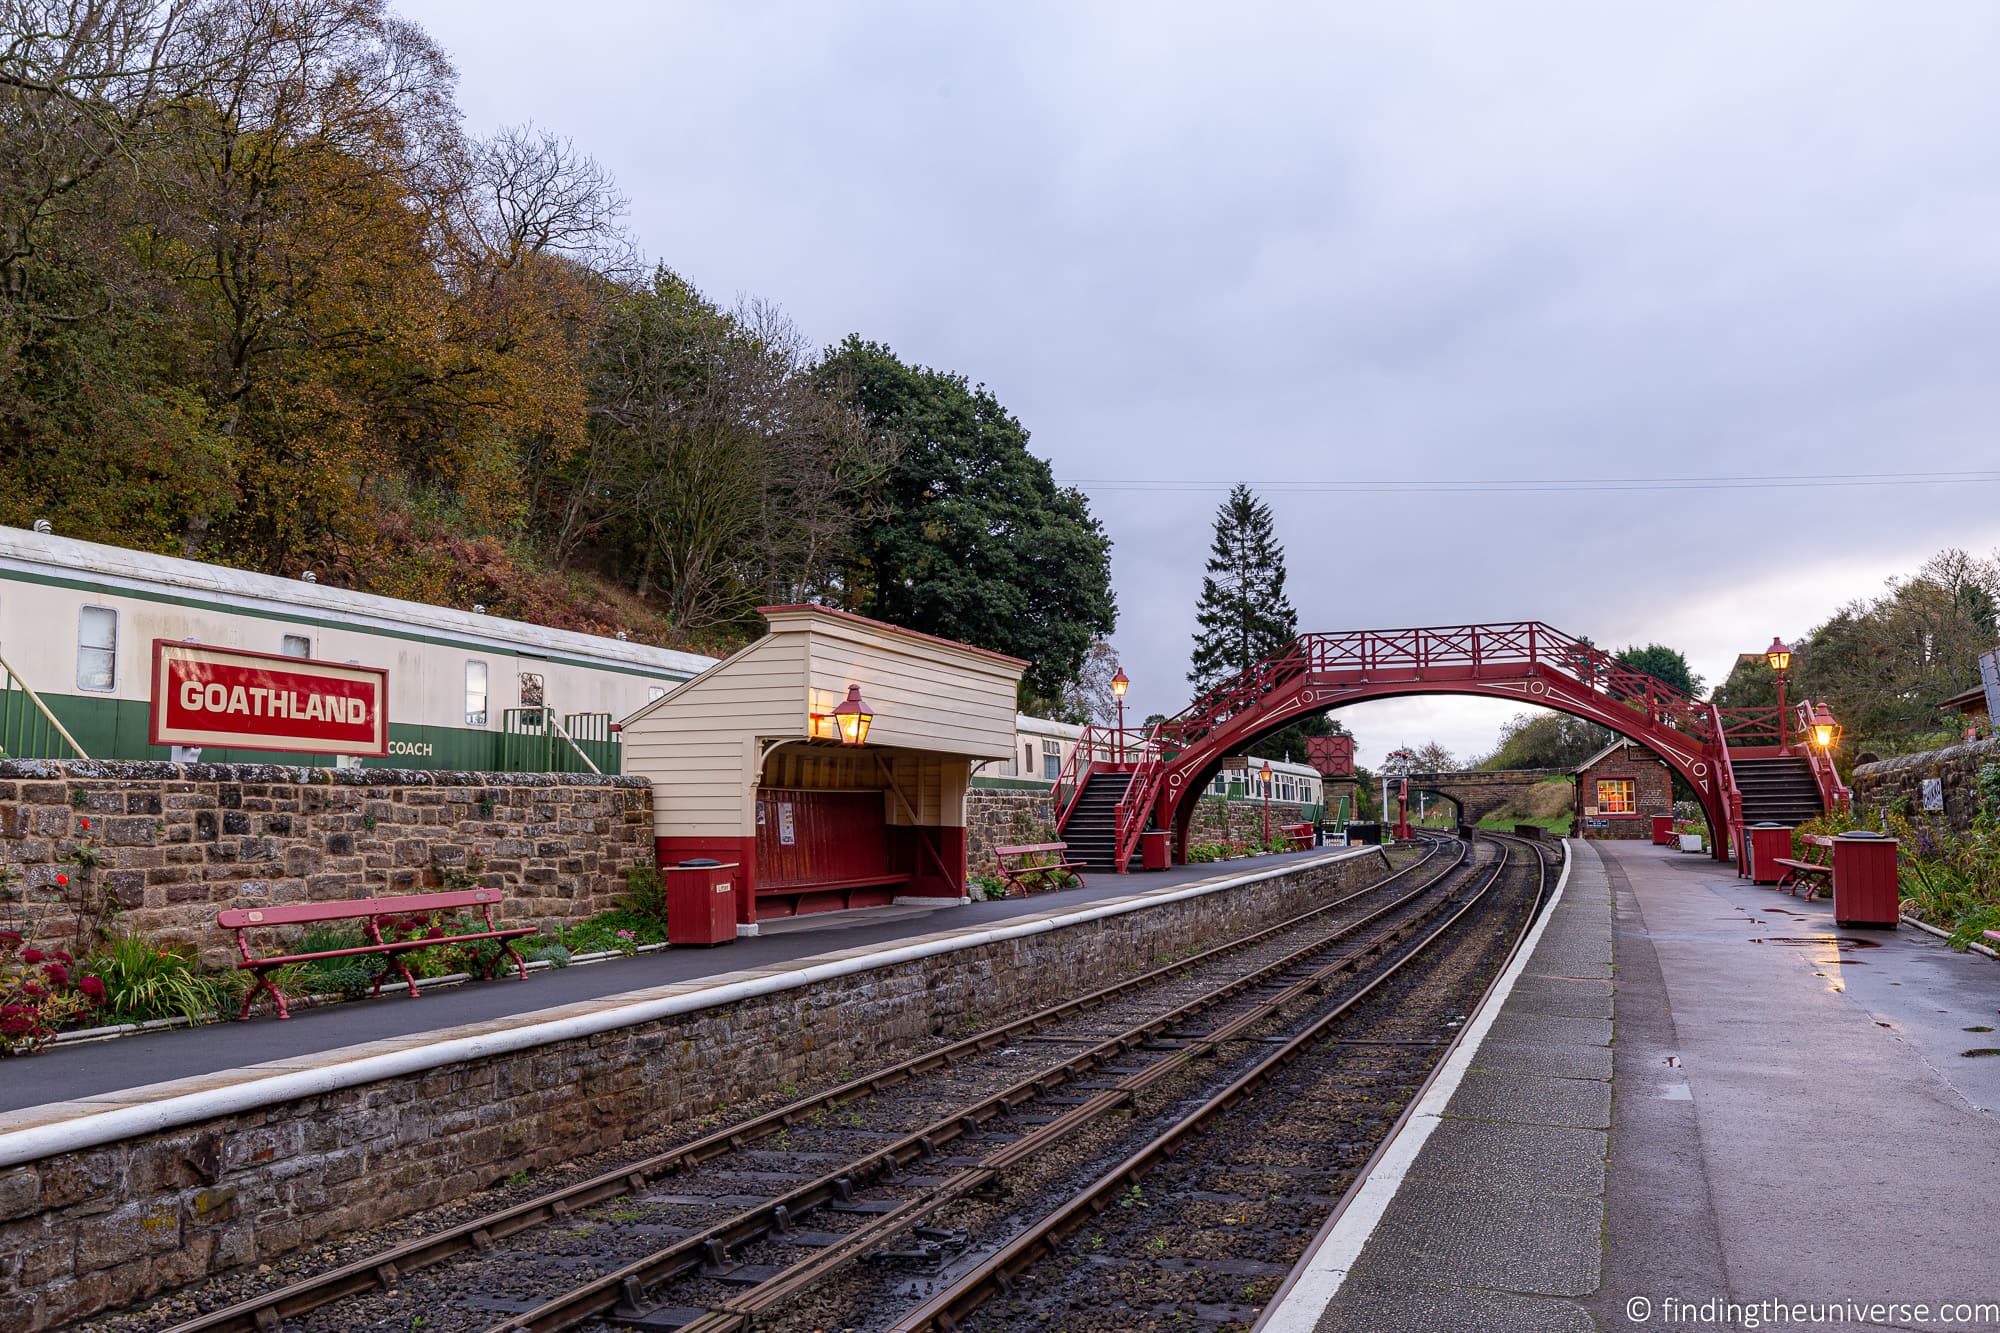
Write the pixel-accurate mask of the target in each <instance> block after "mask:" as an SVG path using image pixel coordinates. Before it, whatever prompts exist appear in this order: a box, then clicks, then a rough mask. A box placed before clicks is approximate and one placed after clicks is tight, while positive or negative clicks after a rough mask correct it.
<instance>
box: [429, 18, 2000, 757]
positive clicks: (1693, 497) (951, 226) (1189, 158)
mask: <svg viewBox="0 0 2000 1333" xmlns="http://www.w3.org/2000/svg"><path fill="white" fill-rule="evenodd" d="M401 8H402V10H403V12H405V13H407V14H408V15H410V16H411V17H413V18H416V19H417V20H419V21H420V22H422V23H423V24H424V25H425V26H426V27H427V28H429V30H430V31H431V32H432V33H433V34H434V35H435V36H436V37H437V39H438V40H439V41H440V42H441V43H442V44H443V45H444V46H445V47H446V49H447V50H448V51H450V53H451V54H452V56H453V58H454V60H455V61H456V64H457V66H458V70H459V74H460V79H461V85H462V87H461V102H462V104H463V105H464V107H465V110H466V114H467V121H468V127H469V128H470V129H472V130H473V131H475V132H487V131H490V130H492V129H495V128H498V127H500V126H502V125H508V124H514V123H519V122H523V121H529V120H532V121H534V122H536V123H537V124H539V125H542V126H545V127H548V128H551V129H554V130H557V131H559V132H561V133H564V134H568V135H571V136H573V137H574V138H575V139H576V140H577V142H578V144H579V145H580V146H582V147H584V148H585V149H586V150H588V151H589V152H591V153H592V154H594V155H595V156H596V157H597V158H598V159H599V160H600V161H602V162H603V163H604V164H605V165H606V166H607V167H609V168H610V169H611V170H612V171H613V172H614V173H615V174H616V176H617V178H618V180H619V182H620V183H621V185H622V187H623V188H624V190H625V192H626V193H627V194H629V195H630V196H631V199H632V211H631V217H630V223H631V227H632V230H633V231H634V233H635V235H636V236H637V238H638V239H639V242H640V244H641V245H642V246H643V247H644V249H645V251H646V252H647V253H648V254H649V255H651V256H653V257H656V258H659V259H661V260H664V261H665V262H667V263H668V264H670V265H672V266H673V267H674V268H676V269H678V270H679V271H680V272H681V273H683V274H685V275H686V276H688V277H689V278H690V279H692V280H693V281H694V282H696V283H697V284H698V285H700V286H701V287H703V288H704V289H705V290H707V291H708V292H709V294H710V295H712V296H714V297H717V298H719V299H721V300H723V301H725V302H727V301H730V300H732V299H734V298H735V297H736V296H737V295H739V294H740V295H744V296H758V297H763V298H768V299H770V300H773V301H776V302H777V303H779V304H780V305H782V306H783V307H784V308H785V309H786V310H787V311H788V312H789V313H790V314H791V315H792V316H793V318H794V319H796V320H797V321H798V322H799V323H800V324H801V326H802V327H803V328H804V329H805V330H806V331H807V333H808V334H809V335H810V336H811V337H812V338H813V339H814V340H816V341H819V342H823V343H824V342H833V341H835V340H837V339H839V338H840V337H842V336H844V335H845V334H847V333H848V332H850V331H857V332H860V333H861V334H863V335H865V336H867V337H869V338H874V339H878V340H881V341H884V342H886V343H888V344H889V345H891V346H892V347H893V348H894V349H895V350H896V351H897V352H898V353H899V354H900V355H902V356H903V357H904V358H905V359H907V360H912V361H916V362H921V363H924V364H928V365H934V366H938V367H941V368H947V369H951V370H955V371H959V372H962V373H964V374H966V375H968V376H970V377H971V378H973V379H974V380H979V381H984V382H985V383H986V384H987V385H989V386H990V387H991V388H992V389H993V391H994V392H995V393H996V394H997V395H998V396H999V398H1000V400H1001V401H1002V402H1003V403H1005V404H1006V405H1007V406H1008V407H1009V408H1011V409H1012V410H1013V411H1014V412H1015V413H1016V414H1017V415H1018V416H1019V417H1020V418H1021V420H1022V421H1023V422H1024V423H1025V424H1026V426H1027V427H1028V429H1029V430H1030V431H1031V432H1032V433H1033V448H1034V449H1035V450H1036V451H1037V452H1038V453H1041V454H1042V455H1044V456H1045V457H1047V458H1049V459H1050V460H1051V461H1052V463H1053V464H1054V467H1055V471H1056V475H1057V476H1058V478H1060V479H1064V480H1076V481H1085V482H1090V481H1095V480H1097V479H1106V478H1145V477H1158V478H1166V479H1172V480H1176V481H1183V482H1197V483H1200V482H1207V483H1213V489H1210V490H1195V491H1121V490H1112V489H1108V488H1105V487H1102V486H1090V485H1087V486H1086V489H1087V490H1089V491H1091V493H1092V497H1093V507H1094V508H1095V510H1096V512H1097V514H1098V515H1099V516H1100V517H1101V518H1102V520H1103V521H1104V523H1105V526H1106V527H1107V529H1108V530H1109V532H1110V534H1111V536H1112V538H1113V539H1114V541H1115V542H1116V550H1115V564H1114V577H1115V583H1116V588H1117V593H1118V600H1119V607H1120V617H1119V627H1118V631H1117V633H1116V635H1115V642H1116V644H1117V646H1118V648H1119V651H1120V653H1121V655H1122V657H1123V660H1124V664H1125V666H1126V670H1127V671H1128V673H1129V674H1130V675H1131V677H1132V679H1133V693H1132V700H1133V702H1135V703H1136V704H1137V707H1138V710H1139V712H1140V713H1141V714H1143V713H1145V712H1148V711H1153V710H1159V711H1166V712H1172V711H1176V710H1177V709H1178V708H1180V707H1181V706H1182V705H1183V704H1184V703H1185V702H1186V699H1187V695H1188V690H1187V686H1186V681H1185V676H1186V671H1187V660H1188V645H1189V636H1190V633H1191V630H1192V626H1193V620H1192V606H1193V602H1194V598H1195V596H1196V593H1197V591H1198V589H1199V585H1200V578H1201V566H1202V561H1203V558H1204V554H1205V550H1206V546H1207V540H1208V533H1209V524H1210V521H1211V518H1212V515H1213V513H1214V510H1215V507H1216V505H1217V504H1218V503H1219V502H1220V501H1221V499H1222V493H1223V491H1224V490H1225V489H1226V487H1227V484H1228V483H1230V482H1232V481H1245V482H1248V483H1250V484H1252V485H1253V486H1256V487H1257V488H1258V490H1259V492H1260V493H1261V494H1262V495H1263V496H1264V498H1266V499H1267V500H1269V501H1270V503H1271V505H1272V508H1273V510H1274V511H1275V513H1276V516H1277V524H1278V533H1279V536H1280V537H1281V538H1282V540H1283V541H1284V543H1285V546H1286V548H1287V550H1288V552H1289V556H1290V571H1291V592H1292V598H1293V601H1294V602H1295V604H1296V605H1297V607H1298V610H1299V619H1300V624H1301V627H1302V628H1307V629H1346V628H1367V627H1376V628H1388V627H1397V626H1408V625H1433V624H1455V623H1463V622H1468V621H1492V620H1516V619H1539V620H1546V621H1548V622H1550V623H1552V624H1554V625H1556V626H1558V627H1560V628H1562V629H1565V630H1567V631H1569V632H1571V633H1576V634H1585V635H1588V636H1590V637H1591V638H1592V639H1593V640H1595V641H1596V642H1597V643H1599V644H1601V645H1605V646H1610V647H1617V646H1622V645H1624V644H1626V643H1629V642H1635V641H1636V642H1645V641H1648V640H1657V641H1660V642H1664V643H1667V644H1670V645H1672V646H1674V647H1677V648H1680V649H1682V650H1683V651H1685V652H1686V653H1687V654H1688V656H1689V658H1690V660H1691V661H1692V662H1693V664H1694V666H1695V669H1696V670H1697V671H1699V672H1702V673H1703V674H1704V675H1706V676H1708V677H1709V678H1710V679H1711V680H1713V679H1717V678H1719V677H1720V676H1721V675H1722V674H1724V673H1725V672H1726V671H1727V670H1728V667H1729V665H1730V662H1731V660H1732V658H1733V656H1734V654H1735V653H1737V652H1738V651H1743V650H1751V649H1757V648H1760V647H1762V646H1763V645H1764V644H1766V643H1768V642H1769V641H1770V639H1771V636H1772V635H1773V634H1783V635H1786V636H1788V637H1795V636H1798V635H1801V634H1803V633H1804V632H1805V631H1806V630H1807V629H1809V628H1810V627H1811V626H1812V625H1813V624H1815V623H1817V622H1818V621H1819V620H1821V619H1823V618H1824V617H1825V616H1826V615H1827V614H1828V613H1829V612H1830V611H1831V610H1833V608H1835V607H1836V606H1837V605H1839V604H1840V603H1842V602H1844V601H1846V600H1848V599H1850V598H1852V597H1854V596H1857V595H1863V594H1868V593H1872V592H1876V591H1879V589H1880V585H1881V581H1882V580H1883V579H1884V578H1885V577H1887V576H1889V575H1892V574H1896V573H1902V572H1907V571H1909V570H1911V569H1913V568H1914V567H1915V566H1916V565H1917V564H1918V563H1920V562H1921V561H1922V560H1923V559H1924V558H1925V557H1926V556H1927V555H1928V554H1930V553H1931V552H1932V551H1934V550H1936V549H1938V548H1940V547H1943V546H1949V545H1957V546H1963V547H1966V548H1968V549H1971V550H1973V551H1975V552H1977V553H1985V552H1988V551H1990V550H1991V549H1992V548H1993V547H1994V546H1995V545H1996V544H2000V511H1996V501H2000V484H1995V483H1992V482H1983V483H1959V484H1953V485H1925V486H1900V487H1899V486H1887V485H1880V484H1868V485H1857V486H1841V487H1828V488H1818V489H1786V490H1781V489H1758V490H1743V491H1733V492H1726V491H1714V490H1684V491H1678V492H1665V493H1663V492H1660V491H1614V492H1607V493H1599V494H1580V493H1575V492H1557V493H1546V494H1534V495H1519V494H1515V495H1496V494H1493V493H1491V492H1484V493H1482V492H1480V491H1478V490H1470V491H1460V492H1450V493H1363V494H1355V495H1341V494H1329V493H1324V492H1320V493H1301V492H1291V493H1288V492H1287V490H1286V484H1287V483H1288V482H1296V481H1300V480H1318V481H1363V480H1372V481H1396V480H1405V479H1413V480H1427V481H1440V482H1441V481H1448V480H1452V479H1463V480H1470V481H1489V480H1496V479H1501V480H1504V479H1559V478H1564V477H1581V478H1593V479H1596V478H1653V477H1734V476H1744V475H1751V474H1756V475H1765V474H1769V475H1782V476H1798V477H1808V476H1818V477H1827V476H1834V477H1846V476H1852V475H1855V474H1878V473H1910V472H1945V471H1962V470H1976V469H1988V468H1992V469H2000V449H1996V448H1995V447H1994V443H1993V429H1992V423H1993V422H1994V421H1995V420H1996V407H2000V375H1996V374H1995V369H1994V368H1995V366H1996V365H2000V300H1996V297H1997V296H2000V290H1996V288H2000V115H1996V111H1995V105H1996V104H1995V101H1994V97H1993V89H1994V80H1995V74H1994V71H1995V70H1996V69H2000V6H1995V5H1993V4H1991V3H1989V2H1988V0H1968V2H1967V3H1949V2H1947V0H1927V3H1925V4H1923V5H1916V6H1913V5H1896V6H1891V5H1884V4H1881V3H1879V2H1875V3H1853V4H1845V3H1838V2H1837V0H1797V2H1796V3H1789V4H1786V3H1776V2H1771V3H1761V4H1756V5H1745V4H1740V3H1713V4H1682V5H1675V6H1646V7H1640V6H1624V5H1616V6H1614V5H1579V4H1575V3H1564V4H1532V3H1493V4H1486V3H1478V4H1470V3H1463V2H1462V0H1461V2H1459V3H1452V4H1434V5H1433V4H1421V3H1413V2H1412V0H1397V3H1395V4H1371V5H1360V4H1341V5H1329V4H1319V3H1314V4H1306V3H1301V4H1296V5H1288V6H1281V5H1266V6H1254V7H1253V6H1250V5H1217V4H1213V3H1208V4H1203V5H1188V6H1174V5H1167V4H1158V3H1150V2H1149V3H1146V4H1143V5H1142V4H1138V3H1131V4H1109V3H1106V4H1096V5H1088V4H1074V3H1066V4H1046V5H1028V4H1020V3H1010V4H1007V5H988V6H978V7H974V6H963V5H941V4H934V3H921V4H909V5H889V4H844V5H843V4H828V3H817V4H811V5H806V4H799V5H782V4H774V3H756V4H737V3H725V0H711V3H709V4H706V5H700V6H692V5H679V4H666V3H648V2H634V3H614V2H612V0H570V2H569V3H567V4H564V5H562V6H559V7H552V6H550V5H548V4H547V3H546V0H536V2H535V3H498V2H496V0H476V2H475V0H403V3H402V5H401ZM1509 711H1511V710H1510V709H1508V708H1507V707H1506V706H1504V705H1500V704H1497V703H1493V702H1488V701H1472V700H1452V699H1432V700H1422V701H1410V702H1404V703H1393V704H1392V703H1383V704H1377V705H1369V706H1364V707H1361V708H1356V709H1351V710H1348V711H1347V712H1346V713H1345V714H1343V718H1344V720H1345V721H1346V722H1347V724H1348V725H1349V727H1350V728H1351V729H1353V730H1354V731H1356V732H1357V733H1358V735H1359V737H1360V741H1361V747H1360V748H1361V754H1362V757H1363V760H1364V762H1372V761H1373V760H1375V759H1377V758H1379V757H1380V755H1381V754H1382V752H1383V751H1385V750H1387V749H1389V748H1392V747H1394V746H1395V745H1398V744H1403V743H1411V744H1415V743H1421V742H1423V741H1425V740H1430V739H1433V738H1434V739H1436V740H1438V741H1440V742H1442V743H1443V744H1445V745H1446V746H1448V747H1450V748H1451V749H1453V750H1454V751H1455V752H1457V753H1459V754H1461V755H1468V754H1475V753H1477V752H1480V751H1482V750H1485V749H1488V748H1490V747H1491V745H1492V743H1493V739H1494V732H1495V728H1496V726H1497V724H1498V722H1499V720H1500V719H1501V718H1503V717H1504V716H1506V714H1507V713H1508V712H1509Z"/></svg>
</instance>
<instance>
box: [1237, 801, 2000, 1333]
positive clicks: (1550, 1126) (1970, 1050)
mask: <svg viewBox="0 0 2000 1333" xmlns="http://www.w3.org/2000/svg"><path fill="white" fill-rule="evenodd" d="M1570 847H1571V848H1572V851H1573V860H1572V866H1571V870H1570V874H1569V877H1568V879H1567V881H1566V883H1565V885H1564V889H1563V895H1562V899H1561V901H1560V902H1559V903H1558V904H1557V905H1556V907H1555V908H1554V909H1552V910H1551V911H1550V912H1549V913H1548V914H1547V924H1546V925H1545V926H1544V927H1543V928H1542V931H1541V934H1540V937H1539V939H1538V941H1537V943H1536V945H1535V947H1534V949H1533V950H1532V952H1531V953H1529V954H1528V956H1527V957H1526V958H1525V959H1524V960H1522V963H1521V966H1520V968H1519V974H1518V976H1517V977H1516V978H1515V979H1514V981H1513V983H1512V989H1511V991H1510V992H1509V993H1508V995H1507V996H1506V999H1505V1001H1504V1003H1502V1004H1501V1005H1500V1007H1499V1009H1498V1011H1497V1012H1496V1013H1494V1014H1492V1015H1491V1017H1490V1022H1491V1026H1490V1028H1488V1029H1487V1030H1486V1031H1485V1033H1484V1035H1483V1037H1482V1039H1481V1040H1480V1042H1479V1044H1478V1046H1477V1048H1476V1049H1472V1050H1470V1051H1467V1052H1464V1053H1463V1058H1462V1059H1457V1058H1455V1060H1454V1063H1457V1064H1459V1065H1460V1066H1461V1068H1460V1069H1459V1070H1458V1071H1457V1077H1456V1081H1455V1082H1454V1081H1453V1070H1452V1067H1451V1065H1450V1064H1448V1065H1447V1067H1446V1071H1445V1073H1444V1074H1443V1075H1441V1077H1440V1080H1439V1083H1438V1085H1437V1086H1436V1088H1434V1095H1435V1097H1436V1104H1435V1105H1434V1106H1433V1105H1427V1104H1425V1103H1420V1104H1419V1106H1418V1108H1417V1110H1416V1112H1415V1113H1414V1114H1413V1116H1412V1118H1411V1121H1410V1122H1409V1126H1408V1127H1406V1129H1405V1130H1404V1133H1403V1135H1401V1136H1399V1139H1401V1138H1408V1139H1410V1140H1412V1141H1413V1142H1414V1143H1415V1145H1416V1146H1414V1147H1413V1148H1410V1149H1409V1150H1408V1151H1403V1152H1399V1151H1398V1148H1399V1147H1402V1146H1404V1145H1400V1144H1399V1145H1392V1147H1391V1148H1390V1149H1388V1150H1385V1153H1384V1156H1383V1159H1382V1161H1381V1164H1380V1166H1379V1167H1378V1169H1377V1172H1376V1175H1377V1176H1378V1177H1380V1179H1378V1180H1371V1182H1370V1183H1369V1185H1368V1186H1366V1187H1364V1188H1363V1190H1361V1191H1360V1192H1359V1193H1357V1195H1356V1197H1355V1199H1354V1200H1353V1201H1352V1202H1351V1203H1350V1204H1349V1206H1348V1208H1347V1209H1346V1211H1345V1213H1344V1215H1343V1216H1342V1217H1340V1218H1339V1219H1337V1220H1336V1221H1335V1222H1334V1223H1333V1224H1332V1225H1330V1227H1329V1228H1328V1229H1327V1230H1326V1231H1324V1232H1323V1233H1322V1235H1321V1236H1320V1237H1319V1239H1318V1240H1317V1241H1316V1242H1315V1244H1314V1247H1313V1249H1312V1251H1311V1252H1310V1253H1309V1254H1308V1257H1307V1259H1306V1261H1305V1262H1304V1263H1303V1264H1302V1266H1301V1269H1300V1270H1298V1271H1297V1272H1296V1273H1295V1274H1294V1277H1293V1280H1292V1282H1291V1284H1290V1285H1289V1286H1288V1288H1287V1289H1286V1291H1285V1292H1284V1293H1283V1294H1282V1295H1281V1297H1280V1299H1279V1300H1278V1301H1277V1302H1275V1303H1274V1304H1273V1307H1272V1309H1271V1310H1270V1311H1269V1312H1267V1314H1266V1316H1265V1319H1264V1321H1263V1322H1262V1323H1260V1325H1259V1326H1258V1327H1259V1328H1260V1329H1262V1330H1266V1333H1304V1330H1315V1331H1316V1333H1334V1331H1335V1330H1341V1331H1348V1330H1370V1331H1371V1333H1372V1331H1373V1330H1380V1329H1390V1328H1393V1329H1398V1330H1410V1331H1411V1333H1459V1331H1460V1330H1467V1331H1469V1330H1481V1331H1482V1333H1483V1331H1484V1330H1492V1329H1507V1330H1517V1329H1518V1330H1524V1331H1528V1330H1552V1331H1557V1333H1586V1331H1587V1330H1594V1329H1602V1330H1614V1331H1616V1333H1631V1331H1634V1330H1638V1329H1642V1328H1643V1329H1648V1330H1652V1329H1672V1330H1710V1329H1725V1328H1727V1329H1738V1328H1809V1329H1817V1328H1854V1327H1866V1328H1896V1329H1927V1330H1928V1329H1964V1328H1968V1327H1993V1328H2000V1227H1996V1226H1995V1224H1994V1220H1993V1210H1992V1205H1991V1199H1992V1192H1993V1185H1992V1182H1993V1180H1994V1179H1995V1175H1994V1171H1995V1168H1996V1167H2000V1120H1996V1118H1995V1114H1994V1113H1995V1109H1996V1106H2000V1034H1995V1033H1994V1032H1993V1031H1992V1029H1994V1028H2000V963H1995V962H1994V961H1993V960H1991V959H1988V958H1985V957H1982V956H1980V955H1976V954H1958V953H1954V952H1952V951H1951V950H1950V949H1949V948H1947V947H1946V945H1945V944H1944V942H1943V941H1941V940H1938V939H1936V938H1934V937H1932V936H1930V935H1927V934H1924V933H1922V932H1919V931H1917V930H1914V929H1912V928H1910V927H1908V926H1905V927H1903V928H1902V929H1900V930H1897V931H1894V932H1888V931H1864V930H1842V929H1839V928H1837V927H1835V925H1834V923H1833V915H1832V908H1831V905H1830V904H1829V903H1827V902H1826V901H1825V900H1824V899H1822V900H1820V901H1818V902H1813V903H1806V902H1803V901H1801V900H1799V899H1797V898H1794V897H1791V896H1788V895H1786V894H1782V893H1779V892H1777V891H1775V890H1773V889H1770V888H1762V887H1758V886H1755V885H1752V884H1751V883H1749V881H1747V880H1740V879H1738V878H1736V876H1735V874H1734V871H1733V869H1732V867H1731V866H1729V865H1727V864H1724V863H1718V862H1715V861H1713V860H1710V859H1708V858H1706V857H1695V856H1684V855H1680V854H1678V853H1676V852H1673V851H1670V850H1668V849H1666V848H1662V847H1655V846H1653V845H1651V844H1650V843H1646V842H1608V841H1607V842H1594V843H1581V842H1577V841H1574V840H1572V841H1571V843H1570ZM1482 1017H1485V1016H1482ZM1470 1039H1471V1038H1470V1035H1469V1036H1468V1042H1470ZM1987 1051H1992V1052H1993V1054H1991V1055H1990V1056H1988V1055H1982V1054H1981V1053H1982V1052H1987ZM1420 1126H1421V1127H1420ZM1767 1302H1771V1303H1780V1304H1782V1305H1783V1306H1784V1307H1785V1308H1783V1309H1777V1308H1773V1306H1772V1305H1770V1304H1765V1303H1767ZM1979 1302H1985V1303H1987V1306H1986V1309H1985V1310H1984V1311H1973V1310H1952V1309H1948V1308H1946V1307H1948V1306H1950V1305H1952V1304H1954V1303H1979ZM1718 1303H1721V1304H1718ZM1729 1303H1734V1304H1735V1305H1736V1306H1737V1307H1738V1308H1736V1309H1734V1310H1732V1309H1730V1308H1728V1305H1729ZM1829 1303H1834V1304H1837V1305H1841V1307H1842V1308H1839V1309H1837V1310H1832V1311H1829V1310H1827V1309H1825V1308H1824V1307H1826V1306H1827V1305H1828V1304H1829ZM1845 1303H1852V1304H1851V1305H1848V1304H1845ZM1896 1305H1901V1306H1903V1307H1906V1308H1900V1309H1898V1308H1885V1307H1892V1306H1896ZM1814 1307H1819V1308H1814ZM1912 1307H1924V1308H1912Z"/></svg>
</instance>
